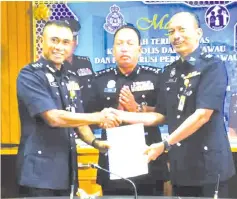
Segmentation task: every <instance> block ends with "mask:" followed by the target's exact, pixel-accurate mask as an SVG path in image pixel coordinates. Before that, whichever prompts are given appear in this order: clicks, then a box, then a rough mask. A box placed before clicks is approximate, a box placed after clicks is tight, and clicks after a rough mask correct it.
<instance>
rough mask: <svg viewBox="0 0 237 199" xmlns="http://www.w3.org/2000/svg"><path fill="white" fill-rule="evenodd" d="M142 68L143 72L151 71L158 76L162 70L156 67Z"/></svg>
mask: <svg viewBox="0 0 237 199" xmlns="http://www.w3.org/2000/svg"><path fill="white" fill-rule="evenodd" d="M141 68H142V69H143V70H146V71H151V72H154V73H156V74H158V73H159V71H160V70H161V69H160V68H158V67H154V66H141Z"/></svg>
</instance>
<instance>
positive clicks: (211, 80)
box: [196, 60, 227, 111]
mask: <svg viewBox="0 0 237 199" xmlns="http://www.w3.org/2000/svg"><path fill="white" fill-rule="evenodd" d="M203 73H204V74H203V75H202V76H201V79H200V84H199V87H198V90H197V97H196V108H197V109H199V108H204V109H211V110H216V111H222V109H223V105H224V98H225V92H226V86H227V74H226V69H225V65H224V63H223V62H222V61H220V60H216V61H215V62H213V63H212V64H211V65H210V66H208V67H207V69H206V71H204V72H203Z"/></svg>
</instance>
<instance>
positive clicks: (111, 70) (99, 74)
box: [95, 67, 117, 77]
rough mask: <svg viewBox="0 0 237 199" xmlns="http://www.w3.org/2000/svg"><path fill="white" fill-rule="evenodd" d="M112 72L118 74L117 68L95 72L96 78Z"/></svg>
mask: <svg viewBox="0 0 237 199" xmlns="http://www.w3.org/2000/svg"><path fill="white" fill-rule="evenodd" d="M110 72H114V73H115V74H116V73H117V70H116V68H112V67H111V68H106V69H103V70H100V71H97V72H95V77H98V76H101V75H103V74H107V73H110Z"/></svg>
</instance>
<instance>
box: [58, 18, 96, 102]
mask: <svg viewBox="0 0 237 199" xmlns="http://www.w3.org/2000/svg"><path fill="white" fill-rule="evenodd" d="M62 20H63V21H65V22H66V23H68V24H69V25H70V27H71V29H72V31H73V48H72V50H71V52H70V56H69V57H68V58H67V61H68V62H69V63H70V64H71V65H68V69H69V70H71V71H73V72H75V73H76V74H77V75H78V79H79V86H80V89H81V93H82V96H81V100H82V104H83V106H86V103H87V101H88V96H89V93H90V91H91V81H92V79H93V78H94V75H95V73H94V71H93V69H92V65H91V61H90V59H89V57H86V56H78V55H75V54H73V53H74V51H75V49H76V47H77V45H78V33H79V30H80V29H81V25H80V23H79V21H77V20H75V19H72V18H65V19H62Z"/></svg>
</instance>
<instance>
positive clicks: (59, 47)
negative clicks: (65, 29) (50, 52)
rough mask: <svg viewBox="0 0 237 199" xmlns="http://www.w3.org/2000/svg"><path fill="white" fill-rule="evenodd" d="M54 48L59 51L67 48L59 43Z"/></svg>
mask: <svg viewBox="0 0 237 199" xmlns="http://www.w3.org/2000/svg"><path fill="white" fill-rule="evenodd" d="M54 47H55V49H57V50H64V48H65V47H64V45H63V43H62V42H58V43H57V44H55V46H54Z"/></svg>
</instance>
